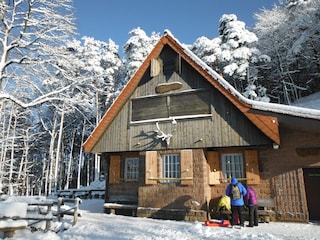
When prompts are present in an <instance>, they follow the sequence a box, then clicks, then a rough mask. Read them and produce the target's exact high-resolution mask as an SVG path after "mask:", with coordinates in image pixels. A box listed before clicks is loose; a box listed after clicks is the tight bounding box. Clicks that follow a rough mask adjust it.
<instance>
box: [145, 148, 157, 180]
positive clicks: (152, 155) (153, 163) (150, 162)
mask: <svg viewBox="0 0 320 240" xmlns="http://www.w3.org/2000/svg"><path fill="white" fill-rule="evenodd" d="M157 160H158V153H157V151H147V152H146V174H145V183H146V184H157V179H152V178H157V177H158V161H157Z"/></svg>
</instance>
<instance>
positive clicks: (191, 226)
mask: <svg viewBox="0 0 320 240" xmlns="http://www.w3.org/2000/svg"><path fill="white" fill-rule="evenodd" d="M102 205H103V200H84V201H83V203H82V204H81V205H80V209H82V216H81V217H80V218H79V222H78V223H77V224H76V225H75V226H72V225H71V222H72V221H71V218H69V217H67V218H66V219H65V222H64V224H63V225H64V227H66V228H68V230H65V231H63V232H60V233H54V232H51V231H49V232H47V233H44V232H42V231H37V232H34V233H31V232H30V231H28V230H20V231H16V233H15V235H14V239H19V240H20V239H21V240H22V239H23V240H29V239H30V240H31V239H32V240H49V239H50V240H60V239H65V240H69V239H70V240H71V239H72V240H84V239H112V240H123V239H143V240H151V239H152V240H156V239H159V240H160V239H161V240H162V239H168V240H169V239H170V240H172V239H179V240H187V239H190V240H191V239H192V240H197V239H199V240H200V239H226V240H227V239H228V240H232V239H260V240H266V239H286V240H287V239H288V240H289V239H290V240H295V239H308V240H310V239H320V224H319V223H317V224H316V223H309V224H297V223H280V222H277V223H276V222H272V223H261V224H260V225H259V226H258V227H255V228H247V227H245V228H243V229H232V228H222V227H220V228H217V227H206V226H204V225H203V223H201V222H181V221H167V220H154V219H147V218H134V217H125V216H118V215H109V214H104V213H102V212H103V210H102ZM60 228H61V226H60Z"/></svg>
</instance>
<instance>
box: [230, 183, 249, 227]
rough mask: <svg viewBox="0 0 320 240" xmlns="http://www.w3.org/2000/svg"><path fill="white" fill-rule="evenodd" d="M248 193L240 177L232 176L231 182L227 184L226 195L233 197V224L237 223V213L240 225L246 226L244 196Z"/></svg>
mask: <svg viewBox="0 0 320 240" xmlns="http://www.w3.org/2000/svg"><path fill="white" fill-rule="evenodd" d="M246 194H247V190H246V188H245V187H244V186H243V185H242V184H241V183H240V182H238V179H236V178H234V177H233V178H232V179H231V183H230V184H229V185H228V186H227V189H226V195H227V196H229V197H230V199H231V212H232V214H231V225H232V226H233V225H235V224H236V219H237V214H238V217H239V221H240V226H242V227H243V226H244V217H243V210H244V199H243V197H244V196H245V195H246Z"/></svg>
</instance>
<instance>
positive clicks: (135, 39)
mask: <svg viewBox="0 0 320 240" xmlns="http://www.w3.org/2000/svg"><path fill="white" fill-rule="evenodd" d="M129 34H130V35H131V37H130V38H129V40H128V41H127V42H126V44H125V45H124V47H123V49H124V53H125V54H126V62H125V68H126V71H127V72H126V80H129V79H130V78H131V77H132V75H133V74H134V73H135V72H136V70H137V69H138V68H139V67H140V65H141V64H142V62H143V61H144V59H145V58H146V57H147V56H148V54H149V53H150V52H151V50H152V49H153V47H154V45H155V44H156V43H157V41H158V40H159V38H160V36H159V33H154V32H153V33H152V34H151V36H150V37H148V36H147V34H146V33H145V32H144V31H143V30H142V29H141V28H139V27H138V28H135V29H132V30H131V31H130V32H129Z"/></svg>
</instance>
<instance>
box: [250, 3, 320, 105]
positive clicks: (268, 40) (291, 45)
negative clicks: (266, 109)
mask: <svg viewBox="0 0 320 240" xmlns="http://www.w3.org/2000/svg"><path fill="white" fill-rule="evenodd" d="M319 10H320V1H319V0H304V1H302V0H299V1H298V0H290V1H287V2H286V3H285V4H283V5H280V6H277V5H275V6H274V7H273V8H272V9H271V10H268V9H263V10H262V12H261V13H258V14H256V18H257V23H256V25H255V27H254V31H255V33H256V34H257V36H258V38H259V41H258V43H257V47H258V48H259V49H260V50H261V51H263V52H265V53H266V54H268V55H269V56H270V57H271V58H272V61H270V62H269V63H268V68H267V69H266V72H265V73H264V76H265V80H266V83H268V85H266V86H267V87H268V89H269V93H271V96H272V101H276V102H281V103H286V104H290V103H291V102H293V101H296V100H297V99H299V98H300V97H302V96H305V95H309V94H311V93H313V92H317V91H319V90H320V84H319V77H320V74H319V72H320V69H319V67H320V65H319V59H320V55H319V52H320V41H319V40H320V34H319V32H320V26H319V20H320V18H319Z"/></svg>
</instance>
